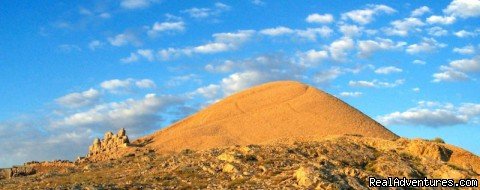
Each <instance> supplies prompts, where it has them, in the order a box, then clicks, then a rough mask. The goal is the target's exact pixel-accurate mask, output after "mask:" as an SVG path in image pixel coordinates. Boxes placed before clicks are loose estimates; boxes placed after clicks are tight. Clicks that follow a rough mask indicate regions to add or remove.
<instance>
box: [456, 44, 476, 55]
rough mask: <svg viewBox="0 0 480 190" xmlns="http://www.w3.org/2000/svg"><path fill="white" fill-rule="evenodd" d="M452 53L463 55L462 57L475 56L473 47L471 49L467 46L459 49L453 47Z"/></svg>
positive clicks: (470, 46)
mask: <svg viewBox="0 0 480 190" xmlns="http://www.w3.org/2000/svg"><path fill="white" fill-rule="evenodd" d="M453 52H455V53H459V54H463V55H466V54H475V47H473V46H472V45H468V46H464V47H460V48H458V47H455V48H453Z"/></svg>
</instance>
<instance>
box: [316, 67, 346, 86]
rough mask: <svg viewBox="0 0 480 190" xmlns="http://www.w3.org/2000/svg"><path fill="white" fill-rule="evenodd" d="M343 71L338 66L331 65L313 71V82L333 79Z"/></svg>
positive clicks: (321, 82)
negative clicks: (318, 70)
mask: <svg viewBox="0 0 480 190" xmlns="http://www.w3.org/2000/svg"><path fill="white" fill-rule="evenodd" d="M343 73H344V72H343V71H342V70H341V69H340V68H338V67H332V68H330V69H328V70H323V71H320V72H317V73H315V75H314V76H313V79H312V80H313V82H315V83H317V84H325V83H329V82H331V81H333V80H335V79H336V78H337V77H339V76H340V75H342V74H343Z"/></svg>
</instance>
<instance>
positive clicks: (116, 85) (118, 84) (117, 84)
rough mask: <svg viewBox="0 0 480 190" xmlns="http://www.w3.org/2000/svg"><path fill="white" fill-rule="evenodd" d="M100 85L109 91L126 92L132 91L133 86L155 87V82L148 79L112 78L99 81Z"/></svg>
mask: <svg viewBox="0 0 480 190" xmlns="http://www.w3.org/2000/svg"><path fill="white" fill-rule="evenodd" d="M100 86H101V87H102V88H103V89H105V90H107V91H109V92H110V93H127V92H132V90H133V88H134V87H136V88H143V89H146V88H155V87H156V85H155V82H153V81H152V80H150V79H141V80H137V79H132V78H128V79H124V80H120V79H112V80H107V81H103V82H102V83H100Z"/></svg>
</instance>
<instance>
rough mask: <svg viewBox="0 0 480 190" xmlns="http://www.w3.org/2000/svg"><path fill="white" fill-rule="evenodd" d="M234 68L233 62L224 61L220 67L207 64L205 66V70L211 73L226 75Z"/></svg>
mask: <svg viewBox="0 0 480 190" xmlns="http://www.w3.org/2000/svg"><path fill="white" fill-rule="evenodd" d="M234 67H235V62H233V61H230V60H226V61H224V62H223V63H222V64H220V65H212V64H207V65H205V70H206V71H208V72H212V73H216V72H218V73H226V72H230V71H232V70H233V68H234Z"/></svg>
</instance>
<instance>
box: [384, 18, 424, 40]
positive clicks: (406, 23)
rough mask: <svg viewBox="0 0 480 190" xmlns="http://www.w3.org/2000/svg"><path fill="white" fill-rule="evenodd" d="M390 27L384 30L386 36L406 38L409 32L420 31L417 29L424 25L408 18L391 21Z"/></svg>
mask: <svg viewBox="0 0 480 190" xmlns="http://www.w3.org/2000/svg"><path fill="white" fill-rule="evenodd" d="M390 25H392V27H389V28H385V29H384V31H385V32H386V34H387V35H392V36H393V35H396V36H407V35H408V33H409V32H411V31H421V29H420V28H419V27H421V26H424V25H425V23H423V22H422V21H421V20H420V19H418V18H413V17H410V18H404V19H403V20H395V21H392V22H391V23H390Z"/></svg>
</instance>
